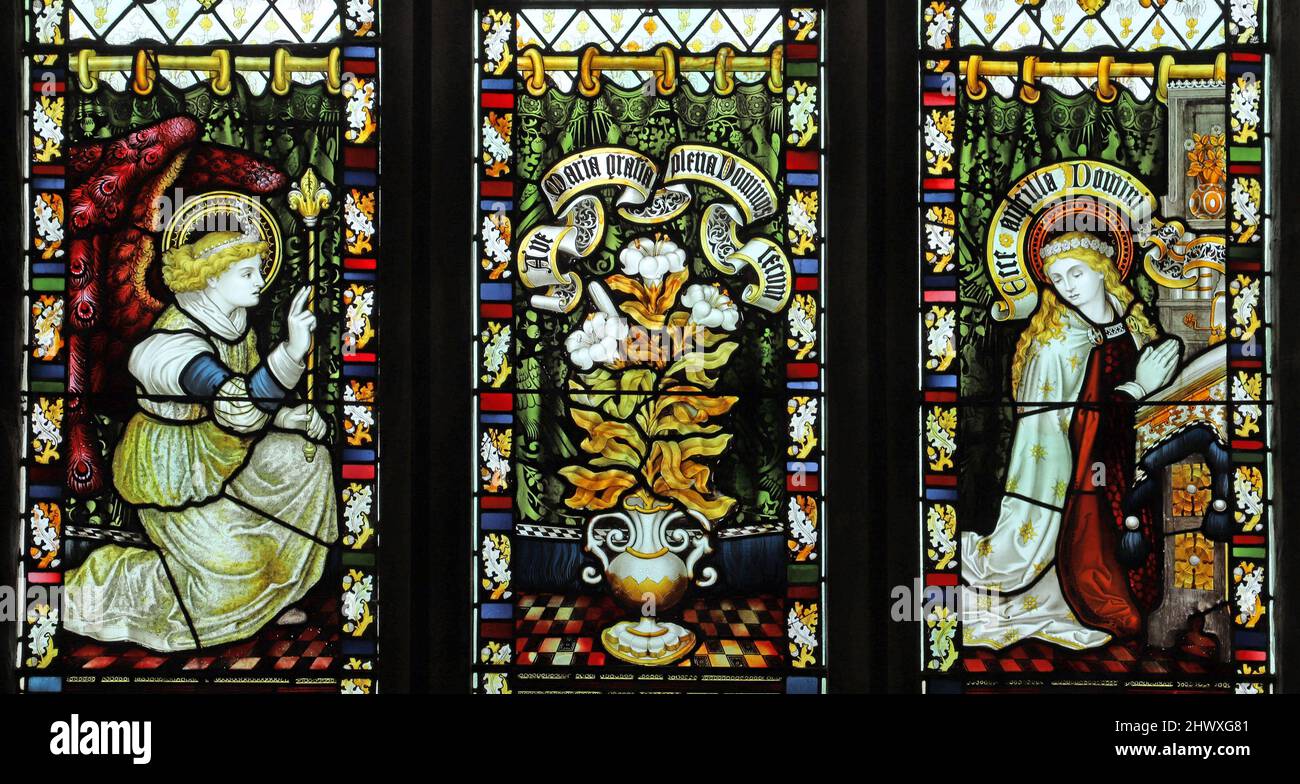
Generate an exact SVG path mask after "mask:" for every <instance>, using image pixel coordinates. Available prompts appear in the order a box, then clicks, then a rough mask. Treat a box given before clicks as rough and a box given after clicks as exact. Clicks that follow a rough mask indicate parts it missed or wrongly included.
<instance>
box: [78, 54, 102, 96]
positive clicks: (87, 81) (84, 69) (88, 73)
mask: <svg viewBox="0 0 1300 784" xmlns="http://www.w3.org/2000/svg"><path fill="white" fill-rule="evenodd" d="M94 56H95V50H94V49H82V50H81V51H80V52H77V80H78V82H80V86H81V91H82V92H83V93H93V92H95V90H97V89H99V80H98V79H96V78H95V72H94V71H92V70H90V58H92V57H94Z"/></svg>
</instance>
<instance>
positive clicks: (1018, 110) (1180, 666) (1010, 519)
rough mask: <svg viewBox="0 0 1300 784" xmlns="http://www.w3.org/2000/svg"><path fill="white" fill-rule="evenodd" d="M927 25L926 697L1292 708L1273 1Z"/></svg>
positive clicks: (1024, 10)
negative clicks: (1281, 670)
mask: <svg viewBox="0 0 1300 784" xmlns="http://www.w3.org/2000/svg"><path fill="white" fill-rule="evenodd" d="M918 7H919V32H920V38H919V46H920V53H919V66H920V95H919V98H920V100H919V110H920V119H919V122H920V142H921V166H922V170H921V172H920V186H921V190H920V202H921V204H920V228H921V235H920V243H921V244H920V248H921V254H920V258H919V262H920V276H919V277H920V297H919V300H920V312H919V314H918V318H919V320H920V324H919V331H920V335H921V346H920V348H921V358H922V367H921V370H920V378H919V381H920V394H921V406H920V410H919V419H920V425H921V432H922V437H921V459H922V465H921V476H922V482H921V488H920V492H921V505H920V509H921V519H920V521H919V533H920V536H921V537H922V547H921V549H922V554H923V557H922V568H923V580H924V584H925V586H926V590H927V598H928V599H929V604H928V605H927V615H926V617H925V619H924V623H923V625H922V629H921V632H922V636H923V647H922V650H923V652H924V654H923V661H922V667H923V670H924V673H925V677H926V687H927V689H928V690H929V691H932V692H940V691H981V690H1003V689H1007V688H1012V687H1015V688H1020V689H1038V688H1054V687H1055V688H1079V689H1085V690H1087V689H1100V688H1129V687H1153V688H1180V689H1184V690H1192V691H1199V690H1204V691H1220V692H1238V693H1256V692H1263V691H1269V690H1270V689H1271V688H1272V684H1273V679H1274V677H1275V674H1276V673H1275V664H1274V656H1275V651H1274V648H1273V645H1272V639H1273V635H1274V631H1275V629H1274V620H1275V616H1274V613H1273V611H1272V604H1271V601H1270V596H1271V590H1270V585H1271V584H1272V582H1273V580H1274V578H1275V574H1274V571H1273V570H1274V566H1273V562H1272V560H1271V558H1272V555H1273V532H1274V520H1273V519H1272V516H1271V515H1272V505H1271V501H1270V493H1271V490H1270V480H1269V471H1270V444H1271V433H1270V421H1271V419H1270V405H1271V401H1272V398H1271V396H1270V367H1271V366H1270V359H1269V358H1270V356H1271V351H1272V347H1271V339H1270V338H1271V327H1270V321H1269V312H1268V311H1269V302H1270V298H1269V291H1270V285H1271V284H1270V282H1269V281H1270V252H1269V231H1270V224H1269V217H1268V213H1267V205H1268V203H1269V196H1268V193H1267V190H1268V183H1269V178H1268V171H1267V165H1266V164H1267V161H1268V159H1269V150H1270V147H1271V144H1272V140H1271V137H1270V134H1269V112H1270V107H1269V83H1268V64H1269V45H1268V43H1269V42H1268V37H1267V28H1266V24H1265V20H1266V19H1267V18H1268V8H1267V3H1266V2H1264V1H1263V0H1231V2H1216V1H1215V0H1019V1H1017V0H964V1H963V2H955V1H953V0H940V1H936V2H922V3H920V4H919V6H918ZM958 600H959V601H958Z"/></svg>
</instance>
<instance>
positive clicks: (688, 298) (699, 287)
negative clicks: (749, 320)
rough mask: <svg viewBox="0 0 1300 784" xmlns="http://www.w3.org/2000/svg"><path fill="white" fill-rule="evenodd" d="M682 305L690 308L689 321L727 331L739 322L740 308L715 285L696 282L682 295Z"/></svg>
mask: <svg viewBox="0 0 1300 784" xmlns="http://www.w3.org/2000/svg"><path fill="white" fill-rule="evenodd" d="M682 305H684V306H686V307H688V308H690V309H691V323H692V324H696V325H699V326H701V327H708V328H710V329H719V328H721V329H724V330H726V331H728V332H730V331H731V330H733V329H735V328H736V325H737V324H738V323H739V322H740V310H738V309H737V308H736V303H734V302H732V301H731V297H730V296H729V295H728V294H727V292H725V291H723V290H722V289H720V288H718V287H717V286H709V285H705V284H701V283H696V284H693V285H692V286H690V287H689V288H687V289H686V293H685V294H683V295H682Z"/></svg>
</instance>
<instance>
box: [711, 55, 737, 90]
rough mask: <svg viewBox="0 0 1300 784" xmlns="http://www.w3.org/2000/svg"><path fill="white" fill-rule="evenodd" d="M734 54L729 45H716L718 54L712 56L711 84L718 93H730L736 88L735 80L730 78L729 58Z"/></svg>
mask: <svg viewBox="0 0 1300 784" xmlns="http://www.w3.org/2000/svg"><path fill="white" fill-rule="evenodd" d="M733 55H735V52H734V51H732V49H731V47H730V46H720V47H718V54H717V55H716V56H715V57H714V58H713V85H714V87H715V88H716V89H717V91H718V95H730V94H731V91H732V90H734V89H736V80H735V79H732V78H731V58H732V56H733Z"/></svg>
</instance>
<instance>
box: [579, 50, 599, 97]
mask: <svg viewBox="0 0 1300 784" xmlns="http://www.w3.org/2000/svg"><path fill="white" fill-rule="evenodd" d="M598 54H600V49H599V48H598V47H596V46H588V47H587V48H586V49H583V50H582V58H581V59H580V60H579V61H578V92H580V93H582V94H583V95H585V96H587V97H588V98H595V97H596V96H597V95H599V94H600V71H598V70H596V69H595V68H593V66H594V65H595V63H596V55H598Z"/></svg>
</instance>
